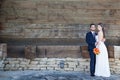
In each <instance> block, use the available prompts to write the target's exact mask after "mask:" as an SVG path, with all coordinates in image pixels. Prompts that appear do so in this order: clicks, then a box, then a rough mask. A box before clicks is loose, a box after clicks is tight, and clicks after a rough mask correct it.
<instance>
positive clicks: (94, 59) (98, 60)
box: [86, 23, 110, 77]
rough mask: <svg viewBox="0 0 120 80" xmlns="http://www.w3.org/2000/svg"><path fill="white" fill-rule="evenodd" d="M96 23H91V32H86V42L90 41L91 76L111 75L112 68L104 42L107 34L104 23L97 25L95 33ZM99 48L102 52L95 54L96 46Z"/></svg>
mask: <svg viewBox="0 0 120 80" xmlns="http://www.w3.org/2000/svg"><path fill="white" fill-rule="evenodd" d="M95 31H96V27H95V24H91V25H90V32H88V33H87V34H86V42H87V43H88V51H89V55H90V73H91V76H102V77H110V68H109V61H108V52H107V48H106V46H105V44H104V41H105V38H104V37H105V35H104V28H103V26H102V24H101V23H100V24H98V25H97V31H98V32H97V33H95ZM95 47H96V48H98V49H99V50H100V53H99V54H98V55H95V54H94V52H93V49H94V48H95Z"/></svg>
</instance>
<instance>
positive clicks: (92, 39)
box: [86, 32, 97, 51]
mask: <svg viewBox="0 0 120 80" xmlns="http://www.w3.org/2000/svg"><path fill="white" fill-rule="evenodd" d="M95 34H96V33H95ZM96 35H97V34H96ZM86 42H87V44H88V50H89V51H90V50H93V49H94V48H95V42H96V39H95V37H93V34H92V32H88V33H87V34H86Z"/></svg>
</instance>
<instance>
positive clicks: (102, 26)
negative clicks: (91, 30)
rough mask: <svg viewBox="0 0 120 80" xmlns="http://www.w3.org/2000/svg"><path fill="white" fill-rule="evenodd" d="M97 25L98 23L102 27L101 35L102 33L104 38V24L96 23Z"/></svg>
mask: <svg viewBox="0 0 120 80" xmlns="http://www.w3.org/2000/svg"><path fill="white" fill-rule="evenodd" d="M98 25H100V26H101V27H102V31H103V35H104V38H105V30H104V27H103V26H104V25H103V24H102V23H98Z"/></svg>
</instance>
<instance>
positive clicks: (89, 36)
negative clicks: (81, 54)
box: [86, 32, 97, 75]
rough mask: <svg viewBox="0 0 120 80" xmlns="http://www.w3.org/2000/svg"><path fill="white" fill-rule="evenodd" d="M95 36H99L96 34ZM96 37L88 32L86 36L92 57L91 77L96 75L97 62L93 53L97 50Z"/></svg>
mask: <svg viewBox="0 0 120 80" xmlns="http://www.w3.org/2000/svg"><path fill="white" fill-rule="evenodd" d="M95 35H97V34H96V33H95ZM95 35H93V34H92V32H88V33H87V34H86V42H87V44H88V51H89V55H90V73H91V75H94V73H95V62H96V56H95V54H94V53H93V49H94V48H95V42H96V39H95Z"/></svg>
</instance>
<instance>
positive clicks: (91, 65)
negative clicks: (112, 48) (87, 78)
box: [89, 50, 96, 75]
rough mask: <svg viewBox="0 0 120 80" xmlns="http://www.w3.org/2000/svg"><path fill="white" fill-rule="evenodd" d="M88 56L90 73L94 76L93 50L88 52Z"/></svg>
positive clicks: (94, 58) (94, 60)
mask: <svg viewBox="0 0 120 80" xmlns="http://www.w3.org/2000/svg"><path fill="white" fill-rule="evenodd" d="M89 54H90V73H91V75H94V73H95V63H96V55H95V54H94V53H93V50H90V51H89Z"/></svg>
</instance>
